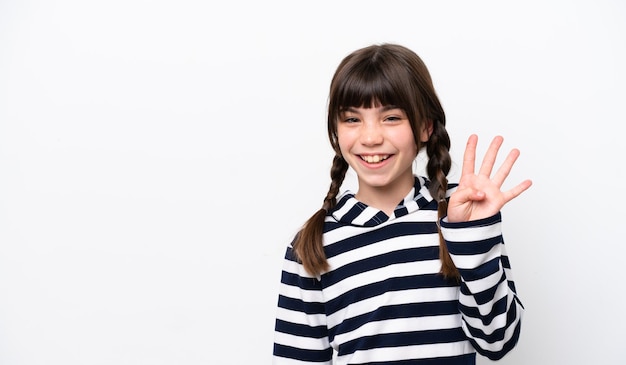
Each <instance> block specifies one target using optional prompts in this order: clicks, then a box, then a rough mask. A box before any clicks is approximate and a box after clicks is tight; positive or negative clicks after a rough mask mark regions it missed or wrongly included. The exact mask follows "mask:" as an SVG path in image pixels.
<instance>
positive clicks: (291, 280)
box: [273, 247, 333, 365]
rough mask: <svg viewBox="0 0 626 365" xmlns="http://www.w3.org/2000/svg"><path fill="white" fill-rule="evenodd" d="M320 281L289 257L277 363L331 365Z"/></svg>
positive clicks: (281, 294) (276, 347) (277, 338)
mask: <svg viewBox="0 0 626 365" xmlns="http://www.w3.org/2000/svg"><path fill="white" fill-rule="evenodd" d="M323 303H324V301H323V295H322V288H321V285H320V282H319V281H318V280H317V279H316V278H315V277H312V276H311V275H309V274H308V273H307V272H306V271H305V270H304V267H303V266H302V265H301V264H299V263H298V262H297V261H296V260H295V258H294V255H293V252H292V249H291V247H289V248H288V249H287V253H286V255H285V260H284V265H283V271H282V275H281V282H280V289H279V296H278V310H277V312H276V325H275V334H274V358H273V364H275V365H278V364H296V363H297V364H308V363H311V364H316V365H325V364H331V359H332V355H333V350H332V348H331V347H330V345H329V342H328V334H327V327H326V314H325V311H324V304H323Z"/></svg>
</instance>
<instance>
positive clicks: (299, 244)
mask: <svg viewBox="0 0 626 365" xmlns="http://www.w3.org/2000/svg"><path fill="white" fill-rule="evenodd" d="M347 171H348V163H347V162H346V160H344V159H343V157H341V156H339V155H336V156H335V158H334V159H333V166H332V167H331V169H330V177H331V183H330V188H329V189H328V193H327V194H326V198H324V204H323V205H322V209H320V210H318V211H317V212H315V214H313V216H311V218H309V220H308V221H306V223H305V224H304V226H303V227H302V229H301V230H300V232H298V234H297V235H296V239H295V241H294V243H293V248H294V252H295V255H296V257H297V259H298V260H299V261H300V262H301V263H302V265H303V266H304V269H305V270H306V271H307V272H309V273H310V274H312V275H318V274H321V273H322V272H324V271H326V270H328V261H327V260H326V253H325V252H324V242H323V239H322V238H323V234H324V221H325V220H326V214H327V213H328V212H330V211H331V209H333V208H334V207H335V205H336V204H337V195H338V194H339V189H340V188H341V184H342V183H343V180H344V178H345V176H346V172H347Z"/></svg>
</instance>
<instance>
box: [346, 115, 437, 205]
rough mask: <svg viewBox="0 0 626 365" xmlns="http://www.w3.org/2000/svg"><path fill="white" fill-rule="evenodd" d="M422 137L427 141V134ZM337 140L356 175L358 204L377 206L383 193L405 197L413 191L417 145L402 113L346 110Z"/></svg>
mask: <svg viewBox="0 0 626 365" xmlns="http://www.w3.org/2000/svg"><path fill="white" fill-rule="evenodd" d="M421 134H422V135H421V136H420V138H421V140H422V141H424V142H425V141H427V140H428V137H429V135H428V132H427V131H424V132H422V133H421ZM337 139H338V142H339V148H340V150H341V154H342V156H343V158H344V159H345V160H346V162H348V164H349V165H350V167H352V169H354V171H355V172H356V174H357V177H358V182H359V191H358V193H357V197H358V199H359V200H361V201H363V202H365V203H366V204H367V203H368V202H370V203H371V202H378V201H379V200H380V198H381V195H380V194H381V193H383V194H384V193H388V194H389V193H391V194H392V196H396V195H398V194H400V195H401V197H404V195H406V194H407V193H408V192H409V191H410V189H411V188H412V187H413V184H414V177H413V160H414V159H415V157H416V156H417V145H416V144H415V139H414V138H413V131H412V129H411V124H410V122H409V118H408V116H407V115H406V113H405V112H404V110H403V109H400V108H397V107H395V106H379V105H377V106H373V107H370V108H347V109H346V110H344V111H343V112H342V113H340V117H339V120H338V122H337ZM397 202H399V200H398V201H396V202H395V203H397Z"/></svg>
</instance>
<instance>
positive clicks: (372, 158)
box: [359, 155, 391, 163]
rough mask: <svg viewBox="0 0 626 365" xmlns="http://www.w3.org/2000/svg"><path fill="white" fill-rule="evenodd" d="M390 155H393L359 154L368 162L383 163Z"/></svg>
mask: <svg viewBox="0 0 626 365" xmlns="http://www.w3.org/2000/svg"><path fill="white" fill-rule="evenodd" d="M389 156H391V155H369V156H362V155H359V157H360V158H361V160H363V161H365V162H367V163H381V162H383V161H385V160H386V159H388V158H389Z"/></svg>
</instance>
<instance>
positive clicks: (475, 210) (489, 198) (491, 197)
mask: <svg viewBox="0 0 626 365" xmlns="http://www.w3.org/2000/svg"><path fill="white" fill-rule="evenodd" d="M502 141H503V138H502V137H501V136H496V137H495V138H494V139H493V140H492V141H491V145H490V146H489V149H488V150H487V152H486V153H485V158H484V159H483V162H482V164H481V166H480V170H479V172H478V174H476V173H474V165H475V163H476V145H477V143H478V136H476V135H475V134H472V135H471V136H470V137H469V139H468V140H467V146H466V147H465V154H464V155H463V168H462V169H461V180H460V181H459V186H458V188H457V190H456V191H455V192H454V193H453V194H452V195H451V196H450V201H449V202H448V221H449V222H466V221H470V220H477V219H481V218H487V217H490V216H492V215H494V214H496V213H497V212H499V211H500V210H501V209H502V207H503V206H504V204H506V203H508V202H509V201H511V200H512V199H513V198H515V197H517V196H518V195H520V194H521V193H523V192H524V191H525V190H526V189H528V188H529V187H530V186H531V185H532V182H531V181H530V180H524V181H523V182H521V183H519V184H518V185H516V186H515V187H513V188H512V189H510V190H508V191H501V190H500V189H501V188H502V184H503V183H504V180H506V178H507V176H508V175H509V172H510V171H511V168H512V167H513V164H514V163H515V161H516V160H517V158H518V157H519V154H520V152H519V150H517V149H513V150H511V152H509V155H508V156H507V157H506V159H505V160H504V162H503V163H502V166H500V168H499V169H498V171H497V172H496V173H495V174H494V175H493V177H492V176H491V172H492V170H493V166H494V164H495V161H496V157H497V156H498V150H499V149H500V146H501V145H502Z"/></svg>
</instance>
